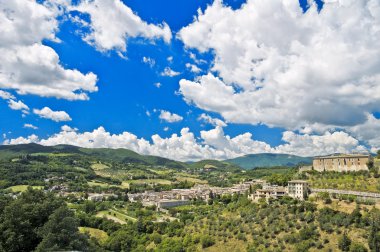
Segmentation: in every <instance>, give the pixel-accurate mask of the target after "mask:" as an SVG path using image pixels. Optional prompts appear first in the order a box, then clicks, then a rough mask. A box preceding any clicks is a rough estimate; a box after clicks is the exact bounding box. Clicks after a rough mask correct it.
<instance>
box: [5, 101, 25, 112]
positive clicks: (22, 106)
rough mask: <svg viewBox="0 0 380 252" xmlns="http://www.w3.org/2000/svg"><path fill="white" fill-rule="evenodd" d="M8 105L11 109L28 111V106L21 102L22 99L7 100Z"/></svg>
mask: <svg viewBox="0 0 380 252" xmlns="http://www.w3.org/2000/svg"><path fill="white" fill-rule="evenodd" d="M8 107H9V108H10V109H12V110H24V111H28V110H29V107H28V106H27V105H26V104H25V103H23V102H22V101H17V102H16V101H14V100H12V99H10V100H9V101H8Z"/></svg>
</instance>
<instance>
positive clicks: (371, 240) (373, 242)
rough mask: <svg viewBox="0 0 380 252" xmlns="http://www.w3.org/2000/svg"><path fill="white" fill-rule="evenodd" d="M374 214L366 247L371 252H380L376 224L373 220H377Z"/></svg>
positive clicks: (379, 239)
mask: <svg viewBox="0 0 380 252" xmlns="http://www.w3.org/2000/svg"><path fill="white" fill-rule="evenodd" d="M374 214H375V213H374ZM374 214H373V215H372V222H371V231H370V233H369V237H368V245H369V248H370V249H371V251H376V252H377V251H380V236H379V233H378V223H376V220H375V219H377V218H376V217H375V216H374Z"/></svg>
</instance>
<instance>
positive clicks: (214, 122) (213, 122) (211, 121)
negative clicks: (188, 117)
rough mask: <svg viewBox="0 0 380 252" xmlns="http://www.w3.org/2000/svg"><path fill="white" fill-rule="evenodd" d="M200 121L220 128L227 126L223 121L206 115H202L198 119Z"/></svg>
mask: <svg viewBox="0 0 380 252" xmlns="http://www.w3.org/2000/svg"><path fill="white" fill-rule="evenodd" d="M198 120H199V121H203V122H206V123H209V124H211V125H214V126H220V127H225V126H227V124H226V123H225V122H223V121H222V120H220V119H218V118H213V117H211V116H210V115H207V114H205V113H202V114H201V115H200V116H199V117H198Z"/></svg>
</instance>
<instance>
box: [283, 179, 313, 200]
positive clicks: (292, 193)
mask: <svg viewBox="0 0 380 252" xmlns="http://www.w3.org/2000/svg"><path fill="white" fill-rule="evenodd" d="M308 194H309V184H308V183H307V182H306V181H304V180H291V181H289V182H288V196H289V197H292V198H294V199H300V200H304V199H306V198H307V196H308Z"/></svg>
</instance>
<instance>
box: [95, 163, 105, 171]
mask: <svg viewBox="0 0 380 252" xmlns="http://www.w3.org/2000/svg"><path fill="white" fill-rule="evenodd" d="M107 168H109V167H108V166H107V165H105V164H102V163H95V164H92V165H91V169H93V170H94V171H99V170H103V169H107Z"/></svg>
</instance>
